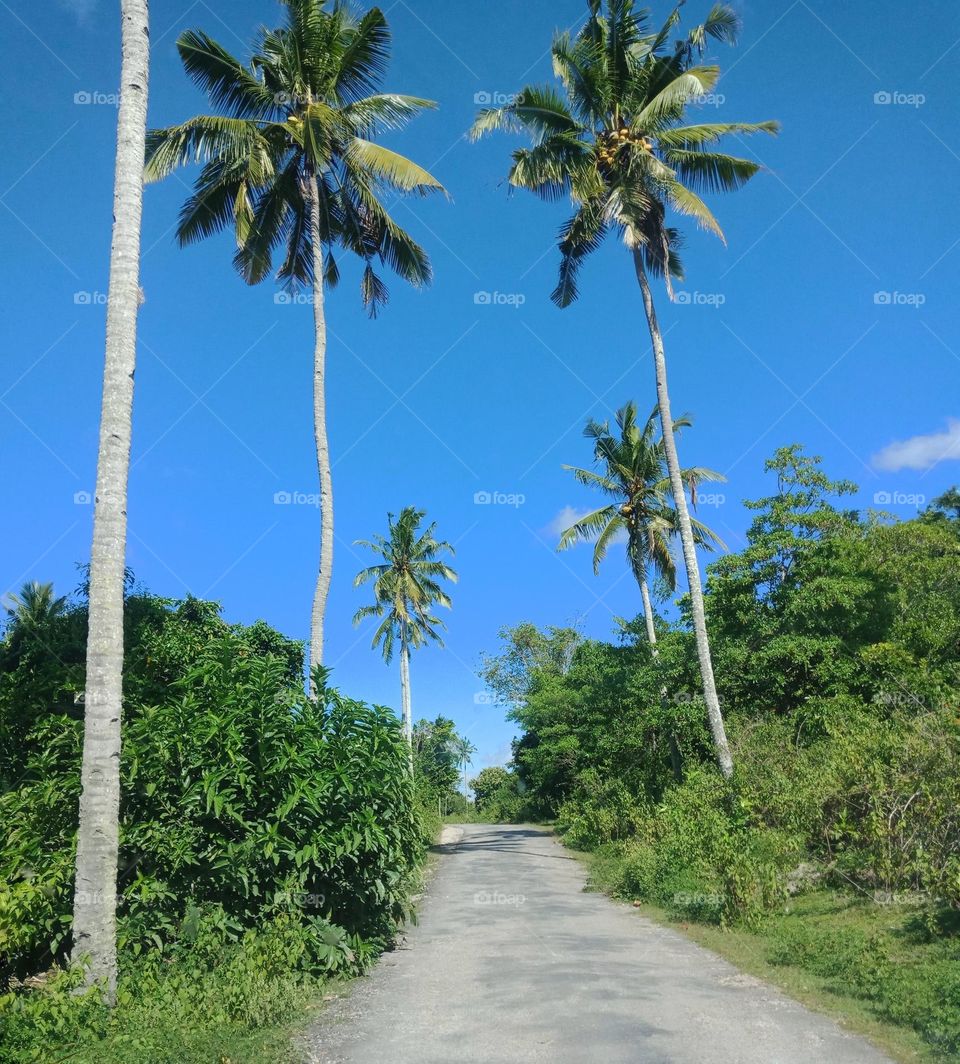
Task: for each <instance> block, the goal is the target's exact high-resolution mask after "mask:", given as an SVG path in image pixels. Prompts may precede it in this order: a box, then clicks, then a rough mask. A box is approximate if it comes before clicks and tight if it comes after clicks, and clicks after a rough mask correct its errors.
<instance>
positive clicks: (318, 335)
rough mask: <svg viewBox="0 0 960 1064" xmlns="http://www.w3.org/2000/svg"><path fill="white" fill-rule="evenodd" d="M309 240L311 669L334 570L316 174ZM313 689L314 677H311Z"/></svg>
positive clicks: (316, 661) (318, 659) (319, 648)
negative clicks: (313, 554) (313, 521)
mask: <svg viewBox="0 0 960 1064" xmlns="http://www.w3.org/2000/svg"><path fill="white" fill-rule="evenodd" d="M308 195H309V199H310V243H311V245H312V250H313V328H314V346H313V435H314V441H315V443H316V449H317V473H318V475H319V479H320V566H319V569H318V571H317V586H316V590H315V591H314V595H313V611H312V614H311V618H310V669H311V670H313V669H314V668H316V667H317V666H318V665H322V664H323V618H324V613H325V612H326V609H327V595H328V594H329V592H330V575H331V572H332V570H333V476H332V473H331V470H330V445H329V442H328V441H327V398H326V358H327V322H326V317H325V316H324V307H323V294H324V293H323V244H322V243H321V240H320V190H319V187H318V185H317V177H316V174H311V176H310V179H309V190H308ZM310 687H311V690H313V680H312V678H311V681H310Z"/></svg>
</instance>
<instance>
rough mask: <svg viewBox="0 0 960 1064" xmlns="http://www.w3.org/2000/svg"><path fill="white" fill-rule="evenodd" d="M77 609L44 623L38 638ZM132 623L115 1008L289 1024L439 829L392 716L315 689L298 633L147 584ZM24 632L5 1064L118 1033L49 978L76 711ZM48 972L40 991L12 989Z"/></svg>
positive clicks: (373, 923)
mask: <svg viewBox="0 0 960 1064" xmlns="http://www.w3.org/2000/svg"><path fill="white" fill-rule="evenodd" d="M66 620H67V618H66V617H56V618H51V619H50V621H51V623H50V624H49V625H48V626H47V628H46V630H45V632H44V633H43V639H44V641H45V642H49V640H50V638H51V637H54V636H56V635H57V634H58V632H59V631H60V626H61V625H62V624H63V623H64V622H65V621H66ZM69 622H70V630H71V631H73V630H75V629H76V628H77V627H78V625H79V622H78V621H77V619H76V611H75V612H74V614H72V615H69ZM79 627H81V628H82V625H79ZM127 627H128V633H127V634H128V639H129V641H130V645H129V646H128V655H127V664H128V675H126V676H125V710H124V711H125V719H124V745H123V753H122V763H121V777H122V790H121V808H120V819H121V835H120V860H119V867H120V876H119V883H118V893H119V898H118V940H119V946H120V990H119V1000H120V1003H121V1004H120V1008H119V1009H118V1015H120V1016H121V1018H122V1017H123V1016H125V1015H132V1014H133V1012H136V1010H137V1009H138V1008H139V1007H140V1006H139V1005H137V1002H141V1003H143V1005H144V1007H147V1006H148V1005H151V1003H153V1005H156V1003H157V1002H160V1001H164V1000H166V999H167V998H169V999H170V1002H169V1008H168V1009H167V1011H168V1012H169V1013H170V1014H171V1015H172V1014H174V1013H175V1012H176V1010H177V1009H182V1008H190V1009H194V1008H195V1009H196V1011H197V1013H198V1014H201V1013H202V1014H204V1015H206V1016H207V1017H208V1019H209V1022H210V1023H217V1022H222V1023H225V1024H235V1025H236V1024H239V1025H240V1026H241V1027H255V1026H263V1025H265V1024H266V1025H269V1024H272V1023H275V1022H279V1021H280V1019H281V1018H282V1016H283V1015H285V1010H286V1008H287V1005H286V1002H287V1000H288V999H289V998H290V993H291V987H292V986H293V985H294V984H296V985H300V984H301V983H303V982H304V980H309V979H317V978H320V977H323V976H329V975H336V974H340V973H343V972H348V971H349V972H356V971H360V970H362V969H363V968H364V967H365V966H366V965H367V964H368V963H370V961H371V959H372V958H373V957H374V956H375V955H376V953H377V952H378V951H379V950H380V949H382V948H383V947H384V946H385V945H386V944H387V943H388V941H389V940H390V938H391V937H392V935H393V933H394V931H395V929H396V927H397V926H398V924H399V922H400V921H401V920H402V919H403V918H404V917H405V916H406V914H407V906H408V897H409V893H410V886H411V882H412V879H413V877H414V876H415V874H416V871H417V865H418V861H419V859H420V856H421V855H422V852H423V849H424V845H425V842H426V841H427V836H428V829H427V828H426V827H425V824H424V822H423V821H422V820H421V819H420V818H419V817H418V813H417V809H416V807H415V802H414V793H413V785H412V781H411V777H410V772H409V764H408V754H407V747H406V744H405V741H404V739H403V736H402V733H401V730H400V726H399V723H398V721H397V719H396V717H395V716H394V715H393V713H392V712H390V711H389V710H386V709H382V708H379V707H371V706H368V705H365V704H363V703H360V702H356V701H353V700H351V699H348V698H345V697H343V696H342V695H340V694H339V693H338V692H336V691H335V690H333V689H331V688H329V687H327V686H325V685H324V684H323V683H322V682H321V685H320V688H319V691H318V693H317V695H316V697H315V698H308V697H307V696H305V695H304V693H303V690H302V686H301V681H300V673H299V666H300V662H301V660H302V651H301V648H300V647H299V644H295V643H291V642H290V641H288V640H285V639H284V638H283V637H282V636H280V635H279V634H278V633H276V632H274V631H273V630H272V629H269V628H268V627H267V626H266V625H264V624H262V623H258V624H256V625H252V626H249V627H243V626H233V625H227V624H225V623H224V622H223V621H221V620H220V618H219V612H218V609H217V607H215V606H214V605H212V604H209V603H199V602H197V601H196V600H188V601H187V602H185V603H181V604H171V603H166V602H163V601H161V600H157V599H153V598H151V597H149V596H142V595H141V596H139V597H138V598H137V600H136V602H135V603H133V604H132V605H131V606H130V609H129V610H128V624H127ZM20 643H21V646H20V652H19V653H20V656H19V659H18V661H17V662H11V658H10V655H8V656H7V658H6V659H5V660H6V662H7V663H8V664H11V667H12V668H13V670H14V672H15V673H16V674H17V675H18V677H19V680H20V682H21V683H22V684H23V691H22V701H18V697H17V694H16V692H15V691H14V689H13V688H11V687H10V686H8V685H6V684H3V683H0V719H2V720H6V721H8V722H10V721H13V722H14V723H15V724H17V726H18V727H19V726H21V725H22V724H23V721H24V713H23V712H22V709H23V705H24V704H26V705H29V706H30V707H31V720H30V722H29V726H28V727H25V728H24V731H23V739H22V742H21V746H20V748H19V749H18V751H17V755H18V759H19V760H18V763H17V764H16V765H14V763H13V759H11V760H10V761H9V762H8V764H9V766H10V768H11V769H15V771H16V775H17V779H16V782H15V783H14V784H13V785H12V786H9V787H8V789H7V790H6V791H5V792H4V793H2V794H0V818H2V819H3V822H4V823H5V824H9V825H11V830H10V831H9V833H8V835H7V837H6V838H5V839H4V841H3V843H2V846H0V880H2V885H0V964H2V968H3V978H4V980H5V982H6V985H7V989H8V991H9V993H8V994H6V995H5V996H4V997H3V998H2V999H0V1014H2V1018H3V1021H4V1032H5V1033H4V1034H3V1038H5V1039H6V1042H0V1045H3V1046H4V1051H3V1052H0V1057H3V1058H4V1059H7V1057H6V1056H4V1052H6V1053H7V1054H8V1055H9V1054H12V1053H13V1052H14V1050H15V1049H16V1052H18V1053H20V1054H21V1057H22V1059H32V1058H31V1057H30V1056H29V1052H31V1051H33V1050H32V1049H31V1048H30V1047H31V1046H33V1047H34V1048H35V1046H36V1045H37V1044H42V1040H43V1039H49V1038H52V1037H53V1035H54V1034H55V1033H56V1032H57V1031H60V1032H61V1033H62V1034H64V1036H65V1037H66V1036H67V1035H69V1036H70V1037H79V1035H78V1031H79V1028H80V1027H83V1028H90V1029H91V1030H98V1029H99V1030H100V1031H101V1033H103V1032H104V1031H106V1028H105V1027H104V1025H103V1024H104V1022H105V1021H103V1022H100V1021H97V1015H98V1013H97V1008H96V1002H88V1001H87V999H86V998H85V997H79V998H78V997H76V996H75V995H72V994H70V993H68V991H69V989H70V981H71V980H72V979H73V978H74V977H73V975H72V974H70V973H61V974H56V971H57V964H59V965H61V966H64V965H65V962H66V959H67V956H68V952H69V947H70V941H69V928H70V921H71V913H72V904H73V898H72V877H73V862H74V852H75V845H76V839H75V837H76V815H77V800H78V794H79V763H80V752H81V742H82V720H81V719H80V718H79V714H77V713H74V712H63V711H62V710H61V704H60V700H59V699H58V698H57V696H56V692H57V691H58V690H59V689H61V688H62V686H63V684H64V683H66V682H68V681H65V680H64V679H63V675H62V674H60V675H58V674H57V673H56V671H55V670H52V669H45V670H42V671H39V672H36V673H33V674H30V673H29V672H25V671H24V669H23V662H24V661H26V660H29V658H30V654H31V653H32V648H31V647H30V646H29V645H27V644H28V643H29V640H23V639H21V640H20ZM53 646H54V647H56V643H54V644H53ZM8 649H9V648H8ZM320 679H321V681H322V679H323V678H322V677H321V678H320ZM31 682H32V683H33V686H31ZM69 683H70V684H71V685H74V686H76V685H77V678H76V675H74V674H71V678H70V680H69ZM79 689H80V690H82V684H80V686H79ZM44 969H48V970H49V973H48V974H45V975H43V976H41V977H40V979H39V982H41V983H43V986H42V988H40V987H34V988H33V989H31V986H30V982H29V981H28V983H27V985H26V986H24V985H23V984H22V983H20V980H21V979H23V978H24V977H25V976H30V977H32V980H33V982H37V981H38V980H37V978H36V974H35V973H37V972H40V971H42V970H44ZM291 980H292V982H291ZM188 988H192V989H190V990H188ZM61 991H63V993H61ZM148 991H149V993H148ZM151 1007H152V1006H151ZM131 1010H132V1011H131ZM116 1022H119V1021H115V1020H111V1021H110V1023H111V1024H114V1025H115V1023H116ZM110 1030H111V1031H112V1030H113V1027H111V1028H110ZM11 1032H13V1033H11ZM71 1032H72V1033H71ZM114 1033H116V1032H114ZM111 1037H113V1035H111ZM118 1037H119V1036H118ZM18 1040H19V1041H18ZM38 1040H40V1041H39V1042H38ZM18 1047H19V1048H18ZM24 1053H26V1054H27V1055H26V1056H23V1054H24ZM13 1059H18V1058H13ZM141 1059H143V1058H142V1057H141ZM149 1059H151V1060H153V1059H157V1060H159V1059H166V1058H165V1057H164V1058H161V1057H159V1056H156V1057H154V1056H152V1055H151V1056H149ZM171 1059H174V1058H171Z"/></svg>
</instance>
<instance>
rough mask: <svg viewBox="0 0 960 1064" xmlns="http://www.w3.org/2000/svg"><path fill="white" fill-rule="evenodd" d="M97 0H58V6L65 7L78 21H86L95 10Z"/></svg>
mask: <svg viewBox="0 0 960 1064" xmlns="http://www.w3.org/2000/svg"><path fill="white" fill-rule="evenodd" d="M98 3H99V0H60V6H61V7H65V8H66V9H67V11H69V12H70V13H71V14H72V15H73V16H74V17H75V18H76V20H77V21H78V22H86V21H87V19H88V18H89V17H90V16H91V15H92V14H93V13H94V11H96V9H97V6H98Z"/></svg>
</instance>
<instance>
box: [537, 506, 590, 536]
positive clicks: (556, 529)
mask: <svg viewBox="0 0 960 1064" xmlns="http://www.w3.org/2000/svg"><path fill="white" fill-rule="evenodd" d="M589 513H593V511H592V510H578V509H577V508H576V507H574V506H564V508H563V509H562V510H561V511H560V512H559V513H558V514H557V515H556V516H555V517H554V518H553V520H551V522H550V524H549V525H547V529H546V530H547V531H548V532H549V533H550V535H552V536H556V537H557V539H559V538H560V537H561V536H562V535H563V533H564V532H566V530H567V529H568V528H569V527H570V526H571V525H575V524H576V523H577V522H578V521H579V520H580V518H582V517H586V516H587V514H589Z"/></svg>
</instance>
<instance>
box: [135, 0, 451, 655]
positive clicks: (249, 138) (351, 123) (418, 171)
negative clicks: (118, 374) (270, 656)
mask: <svg viewBox="0 0 960 1064" xmlns="http://www.w3.org/2000/svg"><path fill="white" fill-rule="evenodd" d="M284 6H285V8H286V22H285V24H284V25H283V26H282V27H280V28H279V29H274V30H262V31H261V33H260V35H259V36H258V38H257V39H256V41H255V42H254V46H253V55H252V58H251V59H250V62H249V64H248V65H247V66H244V64H243V63H241V62H240V61H239V60H238V59H235V58H234V57H233V56H232V55H231V54H230V53H229V52H228V51H227V50H226V49H225V48H224V47H223V46H222V45H220V44H218V43H217V42H216V41H214V40H213V39H212V38H211V37H209V36H207V34H205V33H203V32H201V31H200V30H189V31H187V32H185V33H183V34H182V35H181V36H180V38H179V40H178V41H177V47H178V49H179V51H180V58H181V60H182V61H183V65H184V68H185V69H186V72H187V74H188V75H189V76H190V77H191V78H192V79H193V80H194V81H195V82H196V83H197V85H199V86H200V88H201V89H203V90H205V91H206V92H207V93H208V94H209V96H210V101H211V103H212V104H213V106H214V107H215V108H217V109H218V110H219V112H220V113H217V114H212V115H199V116H197V117H195V118H191V119H189V120H188V121H186V122H184V123H182V124H181V125H177V126H170V127H168V128H166V129H158V130H153V131H152V132H151V133H150V136H149V138H148V142H147V176H148V177H149V178H151V179H158V178H162V177H165V176H166V175H167V174H169V173H171V172H172V171H173V170H174V169H176V168H177V167H179V166H183V165H185V164H187V163H191V162H195V161H202V162H203V163H204V164H205V165H204V166H203V169H202V170H201V172H200V175H199V177H198V178H197V180H196V184H195V185H194V190H193V195H192V196H191V197H190V199H188V200H187V202H186V203H185V204H184V207H183V209H182V211H181V214H180V222H179V225H178V227H177V239H178V241H179V243H180V244H181V246H183V245H186V244H192V243H194V242H195V241H197V240H200V239H202V238H204V237H206V236H209V235H211V234H212V233H215V232H218V231H219V230H221V229H224V228H227V227H228V226H232V227H233V229H234V231H235V235H236V241H237V251H236V254H235V256H234V260H233V261H234V265H235V267H236V268H237V270H238V271H239V272H240V274H241V275H242V276H243V278H244V280H245V281H246V282H247V283H248V284H257V283H259V282H260V281H262V280H264V278H266V277H267V276H269V275H270V274H271V273H272V272H273V256H274V252H275V251H276V250H277V249H278V248H279V249H282V253H283V260H282V262H281V264H280V266H279V269H278V270H277V274H276V275H277V278H278V279H279V280H280V281H281V282H283V283H284V285H285V286H287V287H289V288H297V287H299V286H303V285H309V286H311V290H312V302H313V316H314V360H313V411H314V435H315V444H316V453H317V471H318V476H319V482H320V525H321V527H320V565H319V570H318V575H317V584H316V591H315V594H314V600H313V610H312V615H311V625H310V666H311V669H313V668H315V667H316V666H318V665H320V664H322V661H323V625H324V613H325V609H326V602H327V595H328V592H329V589H330V577H331V571H332V565H333V538H334V536H333V487H332V475H331V464H330V450H329V443H328V439H327V416H326V347H327V327H326V317H325V310H324V295H325V289H326V288H328V287H329V288H332V287H334V286H335V285H336V284H337V281H338V279H339V270H338V266H337V261H336V258H335V255H334V252H335V250H336V249H343V250H344V251H345V252H348V253H352V254H355V255H357V256H358V257H359V258H360V259H361V261H362V262H363V263H364V270H363V275H362V280H361V297H362V299H363V302H364V304H365V305H366V306H367V308H368V309H369V311H370V313H371V315H375V314H376V312H377V309H378V308H379V307H380V306H381V305H382V304H383V303H385V302H386V300H387V294H388V293H387V288H386V285H385V284H384V282H383V280H382V278H381V277H380V275H379V274H378V273H377V271H376V269H375V265H376V264H377V263H382V264H384V265H386V266H388V267H389V268H390V269H392V270H393V271H394V272H395V273H397V274H398V275H399V276H400V277H401V278H402V279H403V280H405V281H408V282H409V283H411V284H413V285H414V286H421V285H424V284H426V283H427V282H428V281H429V280H430V277H431V270H430V262H429V259H428V258H427V255H426V253H425V252H424V250H423V249H422V248H421V247H420V246H419V245H418V244H417V243H416V242H415V241H414V240H413V239H412V238H411V237H410V236H409V234H408V233H406V232H405V231H404V230H403V229H402V228H401V227H400V226H399V225H397V223H396V222H395V221H394V220H393V219H392V218H391V216H390V215H389V213H388V212H387V210H386V208H385V207H384V205H383V198H384V195H385V194H391V195H392V194H404V193H416V194H420V195H425V194H427V193H429V192H434V191H438V190H442V186H441V185H440V182H439V181H437V180H436V178H434V177H433V176H431V175H430V174H429V173H427V171H426V170H424V169H422V168H421V167H419V166H417V165H416V164H415V163H413V162H411V161H410V160H409V159H407V158H405V157H404V156H402V155H398V154H397V153H396V152H394V151H391V150H390V149H388V148H385V147H383V146H382V145H379V144H376V143H375V142H374V141H373V140H372V139H371V138H372V137H373V136H375V135H376V134H377V133H378V132H380V131H382V130H386V129H396V128H399V127H401V126H403V125H404V124H405V123H406V122H407V121H408V120H409V119H410V118H411V117H412V116H414V115H416V114H417V113H418V112H419V111H421V110H423V109H424V108H428V107H433V106H434V105H433V103H432V102H431V101H429V100H422V99H419V98H417V97H414V96H401V95H397V94H395V93H386V94H385V93H379V92H376V91H375V90H377V89H378V87H379V85H380V82H381V79H382V76H383V72H384V70H385V69H386V66H387V63H388V61H389V57H390V32H389V29H388V27H387V22H386V19H385V18H384V15H383V12H382V11H381V10H380V9H379V8H371V9H370V10H369V11H367V12H366V13H365V14H364V15H362V16H361V17H359V18H357V17H356V16H354V14H353V13H352V12H351V11H350V9H349V7H348V6H347V5H346V4H344V3H340V2H337V3H335V4H333V5H332V6H331V7H329V8H327V7H326V5H325V3H324V0H284Z"/></svg>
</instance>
